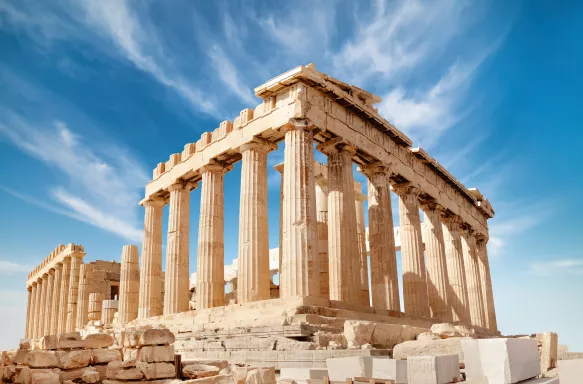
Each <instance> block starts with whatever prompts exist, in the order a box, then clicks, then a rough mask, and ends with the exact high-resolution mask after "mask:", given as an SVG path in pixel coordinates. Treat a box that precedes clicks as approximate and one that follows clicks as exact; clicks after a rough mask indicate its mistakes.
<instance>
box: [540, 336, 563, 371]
mask: <svg viewBox="0 0 583 384" xmlns="http://www.w3.org/2000/svg"><path fill="white" fill-rule="evenodd" d="M538 339H539V337H538V335H537V340H538ZM540 339H541V340H540V343H541V356H540V357H541V359H540V364H541V372H547V371H549V370H551V369H553V368H556V366H557V357H558V356H557V355H558V342H559V337H558V335H557V334H556V333H553V332H545V333H543V334H542V335H540Z"/></svg>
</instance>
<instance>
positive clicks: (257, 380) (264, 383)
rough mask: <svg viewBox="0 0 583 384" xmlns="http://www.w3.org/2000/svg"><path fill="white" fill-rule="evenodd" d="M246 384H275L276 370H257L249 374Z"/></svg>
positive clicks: (252, 370) (271, 368) (250, 371)
mask: <svg viewBox="0 0 583 384" xmlns="http://www.w3.org/2000/svg"><path fill="white" fill-rule="evenodd" d="M245 384H275V369H274V368H273V367H270V368H256V369H251V370H249V372H247V377H246V378H245Z"/></svg>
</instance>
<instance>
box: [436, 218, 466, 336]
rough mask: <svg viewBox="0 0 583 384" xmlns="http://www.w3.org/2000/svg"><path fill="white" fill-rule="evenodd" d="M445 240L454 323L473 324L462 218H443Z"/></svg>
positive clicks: (449, 293) (450, 302)
mask: <svg viewBox="0 0 583 384" xmlns="http://www.w3.org/2000/svg"><path fill="white" fill-rule="evenodd" d="M442 220H443V224H442V230H443V239H444V243H445V259H446V262H447V277H448V278H449V286H450V290H449V292H448V295H447V297H448V300H449V304H450V305H451V308H452V317H453V321H458V322H461V323H464V324H468V325H469V324H471V317H470V307H469V304H468V302H469V301H468V285H467V281H466V267H465V265H464V253H463V250H462V240H461V234H460V233H461V232H460V231H461V228H460V224H461V221H460V218H459V217H458V216H452V215H449V216H443V217H442Z"/></svg>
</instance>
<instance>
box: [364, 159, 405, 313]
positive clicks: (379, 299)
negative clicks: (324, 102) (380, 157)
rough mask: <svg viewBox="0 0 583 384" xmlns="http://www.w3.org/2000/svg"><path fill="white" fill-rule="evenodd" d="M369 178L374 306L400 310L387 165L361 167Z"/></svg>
mask: <svg viewBox="0 0 583 384" xmlns="http://www.w3.org/2000/svg"><path fill="white" fill-rule="evenodd" d="M362 172H363V173H364V174H365V175H366V176H367V178H368V241H369V248H370V280H371V296H372V306H373V307H374V308H379V309H388V310H391V311H399V312H400V311H401V301H400V299H399V277H398V273H397V255H396V252H395V235H394V232H393V209H392V207H391V192H390V188H389V180H388V176H389V173H390V170H389V168H388V167H387V166H384V165H381V164H373V165H370V166H367V167H363V168H362Z"/></svg>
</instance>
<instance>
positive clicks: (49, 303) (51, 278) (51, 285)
mask: <svg viewBox="0 0 583 384" xmlns="http://www.w3.org/2000/svg"><path fill="white" fill-rule="evenodd" d="M54 291H55V270H54V269H52V268H51V269H49V275H48V277H47V296H46V305H45V321H44V324H43V333H44V334H45V335H50V334H51V319H52V318H53V313H52V309H53V292H54Z"/></svg>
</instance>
